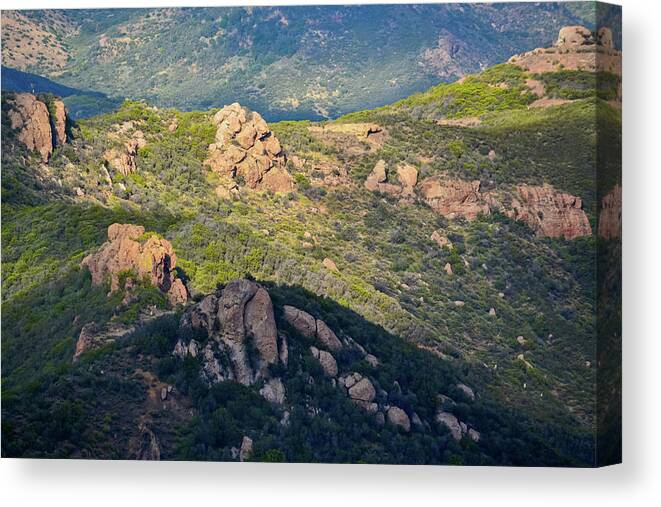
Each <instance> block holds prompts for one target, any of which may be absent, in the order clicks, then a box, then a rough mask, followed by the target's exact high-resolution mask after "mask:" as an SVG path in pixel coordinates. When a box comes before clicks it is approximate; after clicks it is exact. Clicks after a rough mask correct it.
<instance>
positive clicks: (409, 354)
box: [1, 2, 622, 467]
mask: <svg viewBox="0 0 661 507" xmlns="http://www.w3.org/2000/svg"><path fill="white" fill-rule="evenodd" d="M1 22H2V456H3V457H5V458H67V459H121V460H133V459H135V460H184V461H236V462H250V461H253V462H255V461H256V462H309V463H314V462H316V463H346V464H361V463H363V464H364V463H371V464H410V465H492V466H493V465H497V466H554V467H595V466H602V465H608V464H614V463H618V462H620V460H621V453H622V445H621V416H620V413H621V367H620V360H621V237H622V232H621V230H622V229H621V216H622V176H621V150H622V135H621V124H622V30H621V9H620V7H618V6H614V5H607V4H603V3H595V2H562V3H543V2H542V3H538V2H535V3H492V4H486V3H484V4H479V3H477V4H457V3H452V4H442V3H438V4H424V5H415V4H399V5H397V4H393V5H346V6H341V5H334V6H298V7H293V6H288V7H280V6H272V7H254V6H252V7H251V6H247V7H213V6H210V7H208V8H202V7H199V8H159V9H157V8H148V9H147V8H141V9H138V8H136V9H86V10H14V11H8V10H5V11H3V12H2V21H1ZM237 466H238V465H237Z"/></svg>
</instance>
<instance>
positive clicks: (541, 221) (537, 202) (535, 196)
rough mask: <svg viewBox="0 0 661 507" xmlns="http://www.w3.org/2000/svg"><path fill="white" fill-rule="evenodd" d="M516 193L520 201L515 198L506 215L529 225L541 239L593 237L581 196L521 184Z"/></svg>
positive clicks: (549, 187)
mask: <svg viewBox="0 0 661 507" xmlns="http://www.w3.org/2000/svg"><path fill="white" fill-rule="evenodd" d="M516 191H517V193H518V198H513V199H512V205H511V209H508V210H506V211H505V213H506V214H507V215H508V216H510V217H511V218H513V219H514V220H520V221H522V222H525V223H526V224H528V226H530V228H531V229H533V230H534V231H535V233H536V234H537V235H538V236H546V237H551V238H560V237H562V238H565V239H574V238H578V237H581V236H590V235H591V234H592V229H591V227H590V222H589V221H588V217H587V215H586V214H585V211H583V202H582V200H581V198H580V197H576V196H573V195H570V194H566V193H564V192H558V191H557V190H555V189H554V188H553V187H551V186H549V185H544V186H531V185H519V186H517V187H516Z"/></svg>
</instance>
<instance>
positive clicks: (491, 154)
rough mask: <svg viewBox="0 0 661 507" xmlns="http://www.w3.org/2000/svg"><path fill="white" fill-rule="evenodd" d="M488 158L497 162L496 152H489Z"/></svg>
mask: <svg viewBox="0 0 661 507" xmlns="http://www.w3.org/2000/svg"><path fill="white" fill-rule="evenodd" d="M526 83H527V82H526ZM487 157H488V158H489V160H491V161H492V162H493V161H494V160H496V152H495V151H494V150H489V154H488V155H487Z"/></svg>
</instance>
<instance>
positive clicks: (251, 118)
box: [205, 102, 294, 192]
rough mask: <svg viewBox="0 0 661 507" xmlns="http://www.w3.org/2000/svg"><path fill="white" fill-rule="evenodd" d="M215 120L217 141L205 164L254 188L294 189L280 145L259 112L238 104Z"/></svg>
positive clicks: (218, 115)
mask: <svg viewBox="0 0 661 507" xmlns="http://www.w3.org/2000/svg"><path fill="white" fill-rule="evenodd" d="M212 121H213V123H214V125H216V127H217V130H216V140H215V142H214V143H213V144H211V145H210V146H209V154H208V158H207V160H206V161H205V164H206V165H207V166H209V167H210V168H211V169H212V170H213V171H215V172H217V173H219V174H220V175H221V176H229V177H231V178H233V179H241V180H243V181H245V184H246V185H247V186H248V187H249V188H252V189H261V190H272V191H274V192H289V191H291V190H293V189H294V183H293V179H292V177H291V175H290V174H289V173H288V172H287V170H286V169H285V162H286V159H285V155H284V153H283V152H282V147H281V146H280V142H279V141H278V139H277V138H276V137H275V134H274V133H273V132H272V131H271V130H270V129H269V127H268V125H267V124H266V122H265V121H264V119H263V118H262V117H261V116H260V115H259V113H256V112H251V111H249V110H248V109H246V108H244V107H241V105H240V104H238V103H236V102H235V103H233V104H231V105H229V106H225V107H223V108H222V109H221V110H220V111H218V112H217V113H216V114H215V115H214V116H213V118H212Z"/></svg>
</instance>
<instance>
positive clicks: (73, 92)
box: [2, 66, 122, 120]
mask: <svg viewBox="0 0 661 507" xmlns="http://www.w3.org/2000/svg"><path fill="white" fill-rule="evenodd" d="M2 91H5V92H29V93H50V94H51V95H57V96H58V97H62V98H63V99H64V103H65V104H66V106H67V110H68V112H69V116H70V117H71V119H73V120H76V119H78V118H85V117H89V116H94V115H96V114H99V113H104V112H107V111H111V110H112V109H115V108H117V107H118V106H119V105H120V104H121V103H122V100H121V99H111V98H108V97H107V96H106V95H104V94H103V93H100V92H93V91H87V90H79V89H77V88H71V87H69V86H65V85H62V84H59V83H56V82H55V81H51V80H50V79H47V78H45V77H42V76H38V75H36V74H30V73H28V72H22V71H20V70H16V69H12V68H9V67H4V66H3V67H2Z"/></svg>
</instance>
